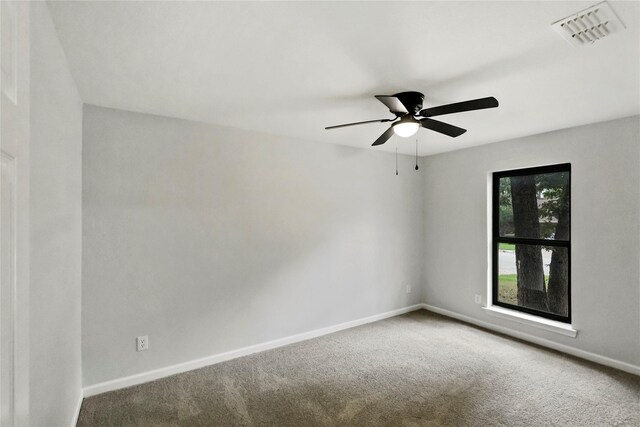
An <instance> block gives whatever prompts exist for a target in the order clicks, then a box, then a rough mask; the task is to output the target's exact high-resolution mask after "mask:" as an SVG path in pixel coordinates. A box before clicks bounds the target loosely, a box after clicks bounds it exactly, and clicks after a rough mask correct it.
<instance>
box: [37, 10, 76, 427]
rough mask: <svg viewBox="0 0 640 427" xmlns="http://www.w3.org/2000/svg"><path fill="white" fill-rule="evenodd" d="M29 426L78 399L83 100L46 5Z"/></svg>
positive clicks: (57, 418) (41, 19) (41, 31)
mask: <svg viewBox="0 0 640 427" xmlns="http://www.w3.org/2000/svg"><path fill="white" fill-rule="evenodd" d="M30 120H31V157H30V162H31V164H30V170H31V176H30V178H31V237H30V239H31V259H30V262H31V268H30V272H31V288H30V313H31V320H30V341H31V346H30V347H31V350H30V378H31V384H30V395H31V397H30V406H31V407H30V425H33V426H45V425H46V426H68V425H70V423H71V421H72V419H73V417H74V415H75V410H76V407H77V404H78V399H79V398H80V393H81V386H82V379H81V378H82V368H81V354H80V349H81V347H80V302H81V292H80V280H81V270H80V269H81V243H82V223H81V221H82V215H81V208H82V202H81V196H82V169H81V163H80V162H81V159H82V154H81V153H82V101H81V100H80V97H79V95H78V92H77V90H76V87H75V84H74V82H73V79H72V78H71V74H70V73H69V70H68V67H67V62H66V58H65V55H64V52H63V50H62V47H61V46H60V43H59V42H58V38H57V35H56V32H55V30H54V26H53V23H52V21H51V18H50V16H49V10H48V8H47V5H46V3H44V2H34V3H31V113H30Z"/></svg>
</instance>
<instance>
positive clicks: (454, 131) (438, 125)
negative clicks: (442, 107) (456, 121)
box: [420, 119, 467, 138]
mask: <svg viewBox="0 0 640 427" xmlns="http://www.w3.org/2000/svg"><path fill="white" fill-rule="evenodd" d="M420 124H422V127H423V128H427V129H431V130H434V131H436V132H440V133H443V134H445V135H447V136H450V137H452V138H455V137H456V136H460V135H462V134H463V133H465V132H466V131H467V130H466V129H462V128H459V127H458V126H453V125H450V124H447V123H443V122H439V121H438V120H432V119H422V120H420Z"/></svg>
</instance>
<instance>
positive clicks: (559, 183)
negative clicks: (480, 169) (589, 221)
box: [498, 172, 570, 240]
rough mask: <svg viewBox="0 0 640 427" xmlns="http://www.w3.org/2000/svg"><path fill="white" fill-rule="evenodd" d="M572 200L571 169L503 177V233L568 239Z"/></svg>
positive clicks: (500, 223)
mask: <svg viewBox="0 0 640 427" xmlns="http://www.w3.org/2000/svg"><path fill="white" fill-rule="evenodd" d="M569 203H570V193H569V172H552V173H542V174H535V175H524V176H510V177H503V178H500V179H499V180H498V228H499V233H500V236H502V237H523V238H530V239H558V240H569V219H570V209H569Z"/></svg>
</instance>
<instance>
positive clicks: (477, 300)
mask: <svg viewBox="0 0 640 427" xmlns="http://www.w3.org/2000/svg"><path fill="white" fill-rule="evenodd" d="M475 301H476V304H482V296H480V295H478V294H476V298H475Z"/></svg>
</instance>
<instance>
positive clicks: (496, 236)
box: [491, 163, 572, 323]
mask: <svg viewBox="0 0 640 427" xmlns="http://www.w3.org/2000/svg"><path fill="white" fill-rule="evenodd" d="M555 172H569V182H568V184H569V195H570V196H569V240H555V239H542V238H538V239H534V238H524V237H505V236H500V228H499V218H500V210H499V206H498V204H499V203H500V201H499V192H500V179H501V178H505V177H511V176H525V175H538V174H546V173H555ZM491 197H492V200H491V208H492V233H491V235H492V237H493V242H492V251H493V252H492V261H493V271H492V281H493V283H492V304H493V305H496V306H498V307H504V308H508V309H510V310H516V311H520V312H523V313H527V314H532V315H534V316H539V317H543V318H546V319H551V320H555V321H558V322H562V323H571V305H572V304H571V237H572V231H571V216H572V208H571V163H561V164H555V165H549V166H536V167H531V168H524V169H513V170H506V171H499V172H494V173H493V194H492V196H491ZM500 243H511V244H527V245H541V246H556V247H564V248H567V252H568V253H567V258H568V260H569V262H568V265H567V268H568V271H567V281H568V283H567V301H568V307H567V316H566V317H564V316H560V315H557V314H553V313H548V312H544V311H538V310H535V309H531V308H527V307H520V306H518V305H513V304H508V303H504V302H500V301H498V281H499V278H498V277H499V271H498V269H499V259H498V257H499V252H498V248H499V247H500Z"/></svg>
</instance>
